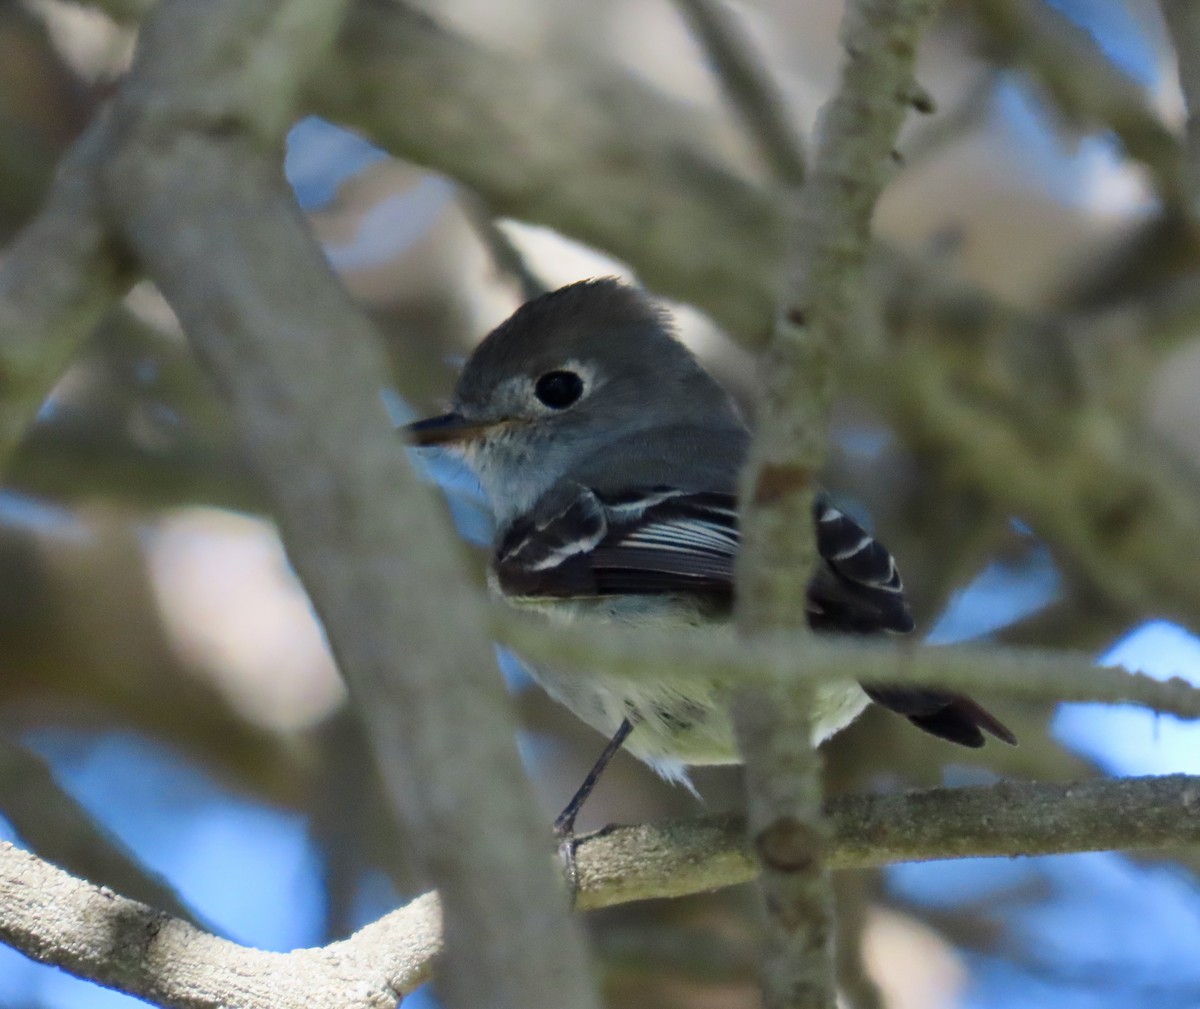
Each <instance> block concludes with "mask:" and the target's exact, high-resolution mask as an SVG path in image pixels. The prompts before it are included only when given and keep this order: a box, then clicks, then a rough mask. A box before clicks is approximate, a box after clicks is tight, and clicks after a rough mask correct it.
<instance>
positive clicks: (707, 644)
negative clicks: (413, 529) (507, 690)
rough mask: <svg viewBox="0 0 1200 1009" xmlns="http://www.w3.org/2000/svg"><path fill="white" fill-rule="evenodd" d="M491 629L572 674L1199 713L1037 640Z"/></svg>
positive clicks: (1176, 684)
mask: <svg viewBox="0 0 1200 1009" xmlns="http://www.w3.org/2000/svg"><path fill="white" fill-rule="evenodd" d="M493 626H494V629H495V631H494V633H495V634H496V636H497V637H498V638H499V639H500V640H501V641H502V642H504V643H505V644H506V645H508V646H509V647H511V648H512V649H513V650H514V651H516V652H518V653H519V654H521V655H523V656H526V657H527V658H529V659H530V660H532V661H536V662H546V663H550V664H553V665H554V667H555V669H557V670H561V671H563V672H567V671H570V670H577V671H578V672H579V674H580V675H581V676H582V675H588V674H589V673H595V672H603V673H604V674H605V675H606V676H614V677H628V678H629V679H630V680H631V681H634V682H636V681H638V680H639V679H641V678H644V677H649V676H653V677H658V678H662V677H668V678H671V679H674V680H676V681H687V680H688V679H689V678H693V679H697V680H701V681H704V682H706V683H713V684H719V685H721V686H723V687H725V688H726V689H734V688H735V687H737V686H738V685H742V684H748V683H756V684H760V685H761V684H766V683H770V682H773V681H779V680H783V681H787V680H791V681H797V680H804V681H807V682H808V683H809V684H811V685H816V684H822V683H834V682H837V681H847V682H848V681H853V680H859V679H862V680H866V681H868V682H872V683H887V684H902V685H906V686H929V687H945V688H948V689H951V690H960V691H964V692H976V693H980V692H982V693H987V694H990V695H992V696H997V697H1011V698H1014V699H1019V700H1031V701H1046V700H1051V701H1103V702H1107V703H1110V704H1137V705H1140V706H1142V707H1146V708H1150V709H1152V710H1154V711H1160V712H1164V713H1167V714H1173V715H1178V716H1179V717H1180V718H1200V687H1195V686H1193V685H1192V684H1191V683H1189V682H1188V681H1187V680H1184V679H1182V678H1180V677H1172V678H1171V679H1168V680H1156V679H1154V678H1152V677H1150V676H1146V675H1145V674H1144V673H1136V672H1129V671H1127V670H1125V669H1122V668H1114V667H1105V666H1097V665H1096V664H1095V661H1094V660H1093V659H1092V658H1091V657H1090V656H1087V655H1081V654H1079V653H1075V652H1070V651H1059V650H1054V649H1045V648H1001V647H996V646H990V645H989V646H975V647H971V646H958V645H956V646H950V647H928V646H924V647H923V646H918V645H909V644H907V643H905V644H903V645H898V643H897V642H895V641H867V640H857V639H843V640H836V639H831V638H828V637H824V638H816V637H813V636H811V635H807V634H798V633H797V634H772V635H771V636H770V637H769V638H766V639H764V638H762V637H759V638H756V639H754V640H750V641H733V640H730V639H728V638H726V637H725V636H724V635H722V634H720V633H711V634H707V633H704V632H701V631H693V632H690V633H689V634H687V635H672V634H667V633H664V632H662V631H654V630H644V629H634V628H627V627H611V628H604V629H603V633H600V631H599V630H598V629H597V628H595V627H592V626H589V625H588V624H586V623H583V622H580V623H576V624H573V625H572V626H571V629H570V633H569V634H568V633H564V632H563V631H562V629H561V628H555V627H551V626H547V625H545V624H543V623H539V622H535V621H533V620H531V619H528V618H524V617H521V616H516V615H511V614H506V613H497V614H496V615H495V619H494V621H493Z"/></svg>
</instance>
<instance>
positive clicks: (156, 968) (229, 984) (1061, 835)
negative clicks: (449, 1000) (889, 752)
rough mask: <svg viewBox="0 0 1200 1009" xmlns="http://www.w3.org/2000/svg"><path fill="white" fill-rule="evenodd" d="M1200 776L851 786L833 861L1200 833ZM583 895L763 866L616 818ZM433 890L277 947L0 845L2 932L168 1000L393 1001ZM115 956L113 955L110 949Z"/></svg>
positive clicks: (595, 843)
mask: <svg viewBox="0 0 1200 1009" xmlns="http://www.w3.org/2000/svg"><path fill="white" fill-rule="evenodd" d="M1198 809H1200V778H1198V777H1193V776H1187V775H1172V776H1169V777H1161V778H1130V779H1126V780H1117V781H1113V780H1100V781H1091V782H1085V783H1082V784H1074V785H1040V784H1039V785H1021V784H1008V783H1005V784H1000V785H990V786H986V787H982V788H962V789H944V788H939V789H932V790H929V791H924V792H909V793H896V794H892V795H880V796H851V797H846V798H838V799H834V800H832V801H831V802H830V803H829V804H828V807H827V816H828V820H829V823H830V825H831V839H830V843H829V847H828V849H827V855H826V857H827V861H828V864H829V865H830V867H832V868H834V869H854V868H865V867H869V866H876V865H884V864H890V863H894V862H904V861H925V860H929V859H935V858H977V857H987V856H995V857H1014V856H1025V855H1030V856H1031V855H1050V854H1065V853H1068V852H1077V851H1103V850H1110V849H1147V850H1148V849H1170V848H1175V847H1180V846H1184V845H1194V844H1197V843H1200V816H1197V810H1198ZM578 867H579V884H580V890H579V906H580V908H599V907H608V906H612V905H614V904H621V903H625V902H629V901H635V900H646V899H650V898H661V897H679V896H684V895H686V894H691V893H699V892H702V891H705V890H711V889H714V888H716V887H722V886H729V885H733V884H737V883H744V882H747V881H749V880H751V879H752V878H753V877H754V874H755V872H756V871H757V860H756V858H755V857H754V854H753V853H752V852H751V851H750V850H749V849H748V848H747V846H746V827H745V823H744V822H743V821H742V820H741V819H739V818H737V817H732V816H705V817H697V818H695V819H691V820H680V821H670V822H665V823H658V824H643V825H640V826H634V827H612V828H608V829H606V830H602V831H600V832H598V833H596V834H592V835H589V836H587V837H584V838H582V839H581V840H580V844H579V850H578ZM440 917H441V916H440V911H439V906H438V901H437V897H436V895H434V894H431V893H430V894H425V895H424V896H422V897H419V898H417V899H416V900H414V901H412V902H411V903H409V904H407V905H406V906H404V907H402V908H400V909H398V910H396V911H393V912H392V913H391V914H388V915H386V916H384V917H383V918H381V919H379V920H378V921H376V922H374V923H372V924H371V925H368V926H367V927H366V928H364V929H362V930H361V931H360V932H358V933H356V934H355V935H353V936H351V937H350V938H349V939H346V940H343V941H341V942H337V943H333V944H331V945H329V946H326V947H323V948H320V949H305V950H296V951H294V952H292V953H286V954H284V953H267V952H262V951H260V950H253V949H247V948H245V947H242V946H238V945H237V944H235V943H231V942H227V941H226V940H223V939H219V938H216V937H214V936H211V935H207V934H205V933H203V932H200V931H198V930H196V929H194V928H193V927H192V926H190V925H188V924H186V923H185V922H182V921H179V920H177V919H173V918H170V917H168V916H166V915H163V914H161V913H159V912H156V911H153V910H151V909H150V908H148V907H146V906H145V905H142V904H138V903H137V902H135V901H131V900H128V899H126V898H124V897H121V896H118V895H116V894H114V893H112V892H111V891H109V890H105V889H102V888H100V887H96V886H92V885H91V884H88V883H84V882H82V881H80V880H77V879H73V878H72V877H71V876H69V875H68V874H67V873H65V872H63V871H62V870H60V869H56V868H54V867H53V866H51V865H49V864H48V863H46V862H43V861H41V860H40V859H38V858H36V857H35V856H33V855H31V854H29V853H27V852H24V851H21V850H20V849H18V848H15V847H13V846H12V845H9V844H0V939H3V941H4V942H6V943H8V944H10V945H11V946H13V947H14V948H16V949H18V950H20V951H21V952H22V953H24V954H25V955H27V956H30V957H32V958H34V959H37V960H40V961H41V962H43V963H52V964H55V965H57V966H60V967H62V968H64V969H65V970H67V971H68V972H70V973H72V974H75V975H76V976H78V977H84V978H87V979H89V980H93V981H97V982H99V983H100V984H103V985H106V986H108V987H110V988H115V989H117V990H118V991H123V992H127V993H128V994H131V995H136V996H138V997H140V998H145V999H149V1000H152V1001H154V1002H156V1003H158V1004H160V1005H162V1006H165V1007H168V1009H215V1007H217V1006H230V1005H236V1006H238V1007H240V1009H359V1007H362V1009H391V1007H393V1006H394V1005H395V1001H396V999H397V998H398V997H400V996H403V995H404V994H406V993H408V992H410V991H412V990H413V989H414V988H415V987H416V986H417V985H419V984H421V983H423V982H424V981H426V980H428V978H429V975H430V969H431V962H432V961H433V959H434V958H435V957H437V956H438V955H439V953H440V951H441V945H442V938H441V931H440ZM114 953H115V954H116V955H114Z"/></svg>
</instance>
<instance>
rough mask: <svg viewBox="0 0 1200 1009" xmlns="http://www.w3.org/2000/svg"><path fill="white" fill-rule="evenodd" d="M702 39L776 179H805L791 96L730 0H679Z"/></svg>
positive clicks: (794, 182)
mask: <svg viewBox="0 0 1200 1009" xmlns="http://www.w3.org/2000/svg"><path fill="white" fill-rule="evenodd" d="M675 6H676V7H678V8H679V11H680V13H682V14H683V16H684V19H685V20H686V21H687V23H688V26H689V27H690V28H691V30H692V33H693V34H694V35H695V36H696V38H697V40H698V41H699V42H700V43H701V45H703V47H704V51H705V53H706V54H707V55H708V59H709V61H710V62H711V63H712V66H713V70H714V71H715V72H716V74H717V78H718V80H719V81H720V84H721V88H722V89H723V90H724V92H725V97H726V99H727V100H728V101H729V102H730V104H731V105H733V107H734V108H735V109H736V110H737V112H738V113H739V114H740V115H741V117H742V119H743V120H744V121H745V123H746V125H747V127H748V128H749V130H750V134H751V136H752V137H753V139H754V140H756V141H757V142H758V146H759V148H760V149H761V151H762V153H763V157H764V158H765V159H766V162H767V164H768V166H769V167H770V169H771V175H772V177H773V178H774V179H775V181H777V182H779V183H782V184H783V185H794V186H798V185H801V184H802V183H803V182H804V168H805V166H804V142H803V141H802V140H801V138H800V133H799V131H798V130H797V129H796V126H795V124H794V122H793V121H792V117H791V116H790V115H789V109H788V104H787V100H786V98H785V96H784V93H783V90H782V89H781V88H780V87H779V84H778V82H777V81H776V79H775V77H774V75H772V74H771V73H770V71H769V69H768V68H767V67H766V65H765V61H764V58H763V55H762V54H761V53H760V52H758V51H757V50H758V47H757V46H755V44H754V41H753V40H752V39H751V38H750V35H749V33H748V32H747V31H746V29H745V27H744V25H743V23H742V18H741V16H740V15H739V14H738V12H737V11H735V10H733V9H732V8H731V7H730V6H729V4H728V3H727V2H726V0H675Z"/></svg>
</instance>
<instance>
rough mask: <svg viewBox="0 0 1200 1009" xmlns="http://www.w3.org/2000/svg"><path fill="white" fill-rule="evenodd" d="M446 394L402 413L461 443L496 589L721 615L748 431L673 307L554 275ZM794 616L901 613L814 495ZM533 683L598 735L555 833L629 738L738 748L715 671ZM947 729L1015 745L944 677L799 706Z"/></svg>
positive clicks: (888, 616)
mask: <svg viewBox="0 0 1200 1009" xmlns="http://www.w3.org/2000/svg"><path fill="white" fill-rule="evenodd" d="M450 407H451V408H450V410H449V412H447V413H444V414H441V415H439V416H434V417H430V418H427V419H425V420H421V421H417V422H415V423H413V424H409V425H408V426H407V429H406V430H407V435H408V437H409V438H410V440H411V441H412V442H413V443H415V444H416V445H418V446H423V447H431V446H436V447H438V448H441V449H443V450H448V451H450V452H453V453H454V454H456V455H458V456H459V457H460V458H461V459H462V461H463V462H464V463H465V464H466V466H467V467H468V469H469V470H470V471H471V472H472V473H473V474H474V475H475V477H476V478H477V479H478V481H479V483H480V485H481V487H482V489H483V492H484V495H485V497H486V498H487V501H488V503H489V505H490V507H491V511H492V514H493V517H494V520H495V528H496V535H495V540H494V544H493V549H492V554H491V559H490V563H489V571H488V583H489V586H490V588H491V590H492V591H493V592H494V593H495V594H496V595H498V596H499V597H500V598H502V599H503V600H504V601H506V602H508V603H510V604H512V605H514V606H516V607H519V608H523V609H532V610H535V611H538V612H540V613H543V614H545V615H546V617H547V618H549V619H551V620H554V621H556V622H560V623H566V624H570V623H571V622H573V621H577V620H586V619H591V620H601V621H613V622H616V623H619V624H627V625H650V626H664V625H666V626H672V627H690V628H695V629H698V630H699V629H704V628H710V627H713V626H718V625H727V624H729V622H730V619H731V616H732V610H733V599H734V568H735V562H736V557H737V553H738V547H739V543H740V533H739V526H738V501H737V482H738V473H739V471H740V469H741V468H742V466H743V464H744V462H745V460H746V456H747V452H748V449H749V444H750V437H751V435H750V430H749V428H748V427H747V425H746V423H745V421H744V420H743V419H742V416H741V414H740V412H739V410H738V408H737V406H736V405H735V403H734V401H733V399H732V397H731V396H730V395H729V394H728V392H727V391H726V390H725V389H724V388H723V387H722V386H721V385H720V384H719V383H718V382H717V380H716V379H715V378H713V376H712V375H710V374H709V373H708V372H707V371H706V370H705V369H704V367H703V366H702V365H701V364H700V362H699V361H698V360H697V358H696V357H695V356H694V355H693V354H692V352H691V351H690V350H689V349H688V348H687V347H686V346H685V345H684V344H683V343H682V342H681V341H680V340H679V339H678V338H677V336H676V335H675V333H674V331H673V327H672V323H671V320H670V316H669V314H668V313H667V312H666V311H665V310H664V309H663V308H662V307H660V306H659V305H658V304H657V303H656V302H655V301H654V300H653V299H652V298H650V297H649V296H648V295H647V294H645V293H644V292H642V291H641V290H639V289H638V288H635V287H633V286H632V285H629V284H625V283H623V282H621V281H619V280H616V279H614V278H599V279H592V280H586V281H580V282H577V283H573V284H569V285H567V286H565V287H561V288H559V289H557V290H554V291H550V292H548V293H546V294H542V295H540V296H538V297H536V298H534V299H532V300H530V301H528V302H526V303H525V304H523V305H522V306H521V307H519V308H518V309H517V310H516V311H515V312H514V313H513V314H512V315H511V316H510V317H509V318H508V319H506V320H505V321H504V322H502V323H501V324H500V325H499V326H497V327H496V328H495V329H493V330H492V331H491V332H490V333H489V334H488V335H487V336H486V337H485V338H484V339H483V341H482V342H481V343H479V345H478V346H477V347H476V349H475V350H474V352H473V353H472V354H471V355H470V356H469V358H468V359H467V361H466V363H465V365H464V366H463V369H462V372H461V373H460V376H459V378H458V381H457V384H456V386H455V388H454V391H453V394H452V396H451V402H450ZM813 528H814V529H815V532H816V539H817V552H818V554H819V562H818V566H817V569H816V571H815V573H814V574H813V576H812V578H811V580H810V582H809V585H808V588H807V599H806V606H805V610H806V619H807V622H808V625H809V626H810V628H812V630H814V631H816V632H818V633H841V634H850V635H877V634H893V635H904V634H909V633H911V632H912V631H913V630H914V621H913V618H912V614H911V612H910V610H909V606H908V603H907V601H906V598H905V593H904V585H903V582H902V580H901V576H900V572H899V569H898V567H897V564H896V561H895V559H894V558H893V556H892V555H891V553H890V552H889V551H888V550H887V549H886V548H885V547H884V546H883V545H882V544H881V543H880V542H879V541H878V540H877V539H875V538H874V537H873V536H872V535H871V534H870V533H868V532H867V530H866V529H864V528H863V526H862V525H860V524H859V523H858V522H857V521H856V520H855V519H854V518H853V517H851V516H850V515H849V514H847V512H846V511H845V510H843V509H841V508H838V507H836V506H835V504H834V503H833V502H832V501H831V500H830V499H829V498H828V497H827V496H826V495H824V494H818V496H817V497H816V500H815V503H814V510H813ZM530 671H531V673H532V675H533V676H534V678H535V679H536V680H537V681H538V682H539V683H540V684H541V686H542V687H543V688H544V689H545V690H546V691H547V692H548V693H549V694H550V695H551V696H552V697H553V698H554V699H555V700H557V701H559V702H560V703H562V704H563V705H565V706H566V707H567V708H569V709H570V710H571V711H572V712H574V713H575V714H576V715H577V716H578V717H579V718H581V719H582V720H583V721H584V722H586V723H588V724H589V725H591V726H592V727H593V728H595V729H597V730H599V731H600V732H602V733H604V734H605V735H606V736H608V737H609V743H608V745H607V746H606V747H605V748H604V750H603V752H602V753H601V755H600V757H599V759H598V760H597V761H596V764H595V765H594V766H593V768H592V770H591V772H590V773H589V774H588V776H587V778H586V779H585V781H584V782H583V784H582V785H581V786H580V788H579V789H578V790H577V791H576V793H575V794H574V795H573V796H572V798H571V801H570V802H569V803H568V804H567V806H566V807H565V808H564V809H563V811H562V813H561V814H560V815H559V817H558V818H557V819H556V820H555V824H554V826H555V831H556V832H557V833H558V834H559V835H560V836H570V835H572V834H573V831H574V824H575V819H576V816H577V815H578V813H579V810H580V808H581V807H582V805H583V803H584V801H585V800H586V798H587V797H588V795H589V794H590V792H591V790H592V788H593V786H594V785H595V783H596V781H597V780H598V779H599V777H600V775H601V774H602V772H603V770H604V768H605V767H606V766H607V764H608V762H609V760H611V758H612V757H613V756H614V755H615V754H616V752H617V751H618V750H620V749H621V748H622V747H624V748H625V749H626V750H627V751H628V752H629V753H631V754H632V755H633V756H635V757H637V758H639V759H641V760H642V761H644V762H645V763H646V764H648V765H649V766H650V767H651V768H653V769H654V770H655V771H657V772H658V773H659V774H660V775H662V776H663V777H664V778H667V779H668V780H673V781H677V782H682V783H684V784H687V785H688V786H689V787H690V781H689V779H688V777H687V769H688V768H689V767H692V766H699V765H712V764H732V763H737V762H739V756H738V753H737V747H736V745H735V740H734V733H733V727H732V723H731V718H730V714H729V710H728V702H729V697H728V696H727V693H726V692H725V691H724V690H723V689H721V688H719V687H717V686H708V685H705V684H703V683H697V682H694V681H693V680H691V679H688V680H673V679H669V678H660V679H653V678H650V679H646V680H644V681H634V680H631V679H624V678H622V679H617V678H615V677H606V676H604V675H600V674H596V675H586V676H585V675H580V674H578V673H571V674H564V673H562V672H559V671H556V670H555V669H553V668H543V667H541V666H537V665H534V666H531V667H530ZM872 700H873V701H875V702H876V703H878V704H880V705H882V706H883V707H885V708H888V709H890V710H891V711H894V712H896V713H898V714H900V715H903V716H904V717H906V718H907V719H908V720H909V721H910V722H911V723H912V724H913V725H915V726H916V727H917V728H919V729H922V730H924V731H925V732H928V733H931V734H932V735H934V736H937V737H939V738H941V739H944V740H948V741H950V742H952V743H957V744H959V745H961V746H967V747H979V746H983V745H984V742H985V735H984V734H985V733H987V734H990V735H991V736H994V737H995V738H997V739H1000V740H1003V741H1004V742H1006V743H1010V744H1014V745H1015V744H1016V737H1015V736H1014V735H1013V733H1012V732H1011V731H1010V730H1009V729H1008V728H1007V727H1006V726H1005V725H1004V724H1003V723H1002V722H1000V721H999V720H998V719H997V718H996V717H995V716H993V715H992V714H991V713H989V712H988V711H987V710H986V709H984V708H983V707H982V706H981V705H979V704H978V703H976V702H975V701H973V700H971V699H970V698H969V697H966V696H964V695H962V694H958V693H953V692H950V691H945V690H937V689H926V688H912V687H897V686H884V685H871V684H869V683H867V684H862V685H861V686H860V685H857V684H849V685H843V684H837V685H829V686H823V687H821V688H820V689H819V690H818V691H817V692H816V694H815V698H814V709H813V711H812V712H811V713H810V722H811V733H812V741H813V744H814V745H816V744H818V743H820V742H821V741H823V740H824V739H826V738H828V737H829V736H831V735H832V734H834V733H835V732H837V731H838V730H840V729H842V728H843V727H845V726H846V725H848V724H849V723H850V722H851V721H853V720H854V719H855V718H856V717H857V716H858V715H859V714H860V713H861V712H862V710H863V709H864V708H865V707H866V706H867V704H868V703H869V702H870V701H872Z"/></svg>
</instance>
